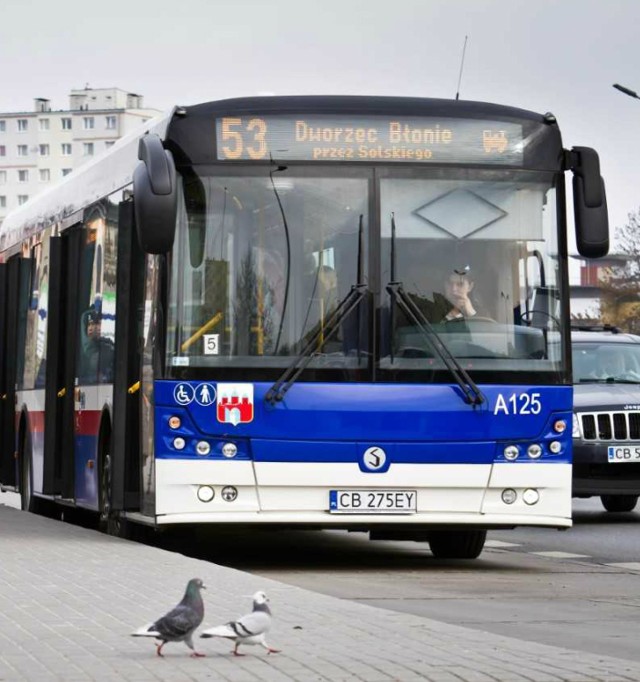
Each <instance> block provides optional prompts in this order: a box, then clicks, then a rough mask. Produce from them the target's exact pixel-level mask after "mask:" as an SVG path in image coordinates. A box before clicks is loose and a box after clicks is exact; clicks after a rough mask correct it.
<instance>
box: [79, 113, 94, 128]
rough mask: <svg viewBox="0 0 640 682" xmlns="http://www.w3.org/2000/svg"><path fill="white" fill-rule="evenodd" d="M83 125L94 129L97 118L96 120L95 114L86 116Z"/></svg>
mask: <svg viewBox="0 0 640 682" xmlns="http://www.w3.org/2000/svg"><path fill="white" fill-rule="evenodd" d="M82 125H83V127H84V129H85V130H93V128H94V126H95V120H94V118H93V116H85V117H84V118H83V119H82Z"/></svg>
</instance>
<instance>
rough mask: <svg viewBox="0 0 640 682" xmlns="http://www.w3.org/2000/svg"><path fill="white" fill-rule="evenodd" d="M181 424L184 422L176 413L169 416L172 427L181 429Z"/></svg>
mask: <svg viewBox="0 0 640 682" xmlns="http://www.w3.org/2000/svg"><path fill="white" fill-rule="evenodd" d="M181 425H182V422H181V421H180V417H176V416H175V415H174V416H173V417H169V428H170V429H179V428H180V426H181Z"/></svg>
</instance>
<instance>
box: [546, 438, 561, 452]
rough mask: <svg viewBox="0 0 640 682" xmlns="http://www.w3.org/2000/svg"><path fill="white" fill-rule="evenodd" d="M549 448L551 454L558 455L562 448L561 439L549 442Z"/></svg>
mask: <svg viewBox="0 0 640 682" xmlns="http://www.w3.org/2000/svg"><path fill="white" fill-rule="evenodd" d="M549 450H550V451H551V454H553V455H557V454H558V453H559V452H560V450H562V443H561V442H560V441H559V440H552V441H551V442H550V443H549Z"/></svg>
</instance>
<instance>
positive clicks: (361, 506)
mask: <svg viewBox="0 0 640 682" xmlns="http://www.w3.org/2000/svg"><path fill="white" fill-rule="evenodd" d="M417 499H418V492H417V491H416V490H330V491H329V511H330V512H331V513H332V514H415V513H416V501H417Z"/></svg>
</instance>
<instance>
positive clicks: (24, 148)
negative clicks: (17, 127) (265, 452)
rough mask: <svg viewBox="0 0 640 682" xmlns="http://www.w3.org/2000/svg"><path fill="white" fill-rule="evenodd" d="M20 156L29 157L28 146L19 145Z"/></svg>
mask: <svg viewBox="0 0 640 682" xmlns="http://www.w3.org/2000/svg"><path fill="white" fill-rule="evenodd" d="M18 156H29V147H28V146H27V145H26V144H19V145H18Z"/></svg>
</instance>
